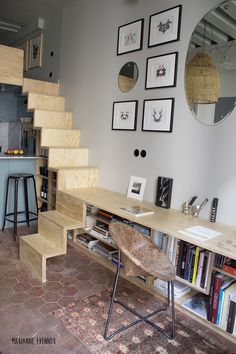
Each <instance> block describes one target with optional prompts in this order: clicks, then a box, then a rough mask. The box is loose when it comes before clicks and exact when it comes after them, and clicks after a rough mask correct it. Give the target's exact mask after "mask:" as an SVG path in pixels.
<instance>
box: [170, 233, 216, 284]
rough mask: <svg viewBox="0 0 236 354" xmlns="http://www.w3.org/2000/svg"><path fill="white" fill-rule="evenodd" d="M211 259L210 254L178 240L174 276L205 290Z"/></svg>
mask: <svg viewBox="0 0 236 354" xmlns="http://www.w3.org/2000/svg"><path fill="white" fill-rule="evenodd" d="M212 258H213V254H212V252H210V251H208V250H205V249H202V248H200V247H198V246H195V245H192V244H190V243H188V242H185V241H182V240H180V241H179V252H178V260H177V262H176V274H177V275H178V276H179V277H180V278H183V279H185V280H187V281H188V282H190V283H191V284H192V285H195V286H197V287H199V288H202V289H203V290H205V289H206V288H207V285H208V282H209V277H210V266H211V262H212Z"/></svg>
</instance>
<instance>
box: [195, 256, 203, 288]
mask: <svg viewBox="0 0 236 354" xmlns="http://www.w3.org/2000/svg"><path fill="white" fill-rule="evenodd" d="M203 261H204V251H201V252H199V262H198V268H197V277H196V284H195V285H196V286H198V287H200V283H201V277H202V268H203Z"/></svg>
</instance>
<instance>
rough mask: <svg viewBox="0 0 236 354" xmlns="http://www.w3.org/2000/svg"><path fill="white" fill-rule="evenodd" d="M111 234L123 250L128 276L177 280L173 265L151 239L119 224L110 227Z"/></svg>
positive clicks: (123, 260)
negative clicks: (147, 276)
mask: <svg viewBox="0 0 236 354" xmlns="http://www.w3.org/2000/svg"><path fill="white" fill-rule="evenodd" d="M109 233H110V235H111V237H112V239H113V240H114V242H115V243H116V244H117V246H118V247H119V248H120V250H121V259H122V262H123V264H124V271H125V273H126V275H130V276H131V275H132V276H140V275H151V276H154V277H155V278H159V279H161V280H165V281H172V280H174V279H175V268H174V266H173V264H172V263H171V262H170V260H169V259H168V257H167V255H166V254H165V253H164V252H163V251H161V250H160V249H159V248H158V247H157V246H156V245H155V244H154V243H153V242H152V241H151V240H150V239H149V238H147V237H145V236H144V235H143V234H141V233H140V232H138V231H136V230H135V229H133V228H131V227H130V226H128V225H125V224H122V223H118V222H116V223H112V224H111V225H110V228H109Z"/></svg>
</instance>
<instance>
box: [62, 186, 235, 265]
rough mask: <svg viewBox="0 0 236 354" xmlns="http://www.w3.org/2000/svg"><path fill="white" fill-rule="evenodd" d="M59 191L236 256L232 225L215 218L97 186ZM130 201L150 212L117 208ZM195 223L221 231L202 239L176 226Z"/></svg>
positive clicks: (182, 238)
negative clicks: (138, 214) (140, 213)
mask: <svg viewBox="0 0 236 354" xmlns="http://www.w3.org/2000/svg"><path fill="white" fill-rule="evenodd" d="M63 193H64V194H65V197H66V194H68V195H70V196H72V197H75V198H78V199H80V200H81V201H82V202H84V203H86V204H91V205H94V206H95V207H97V208H100V209H104V210H107V211H109V212H111V213H113V214H115V215H118V216H121V217H123V218H126V219H128V220H131V221H134V222H137V223H139V224H141V225H144V226H147V227H150V228H151V229H153V230H159V231H161V232H163V233H165V234H168V235H170V236H173V237H176V238H178V239H180V240H184V241H187V242H189V243H193V244H194V245H197V246H200V247H203V248H206V249H208V250H210V251H213V252H215V253H220V254H222V255H224V256H227V257H229V258H233V259H236V227H233V226H228V225H225V224H222V223H218V222H216V223H211V222H210V221H207V220H204V219H201V218H193V217H192V216H190V215H184V214H183V212H181V211H179V210H176V209H164V208H160V207H156V206H155V205H154V204H152V203H149V202H144V201H143V202H140V201H138V200H136V199H133V198H127V197H126V196H125V195H123V194H120V193H116V192H113V191H110V190H107V189H102V188H97V187H94V188H84V189H83V188H82V189H71V190H67V191H66V192H63ZM133 205H141V206H144V207H147V208H149V209H151V210H153V211H154V214H152V215H147V216H145V217H135V216H132V215H130V214H127V213H126V212H122V211H121V210H120V208H122V207H127V206H133ZM195 225H201V226H204V227H207V228H209V229H212V230H215V231H219V232H220V233H222V235H220V236H217V237H215V238H213V239H211V240H207V241H202V240H198V239H196V238H195V237H190V236H185V235H183V234H181V233H180V232H179V230H184V229H186V228H188V227H191V226H195Z"/></svg>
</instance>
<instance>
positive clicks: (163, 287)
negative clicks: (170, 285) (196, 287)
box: [153, 279, 191, 299]
mask: <svg viewBox="0 0 236 354" xmlns="http://www.w3.org/2000/svg"><path fill="white" fill-rule="evenodd" d="M153 285H154V286H155V288H157V289H158V290H159V291H160V292H161V293H162V294H163V295H165V296H167V282H166V281H163V280H161V279H156V280H155V281H154V284H153ZM190 291H191V288H190V286H188V285H186V284H183V283H181V282H179V281H178V280H175V281H174V297H175V299H180V298H181V297H182V296H184V295H186V294H188V293H189V292H190Z"/></svg>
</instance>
